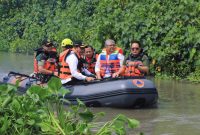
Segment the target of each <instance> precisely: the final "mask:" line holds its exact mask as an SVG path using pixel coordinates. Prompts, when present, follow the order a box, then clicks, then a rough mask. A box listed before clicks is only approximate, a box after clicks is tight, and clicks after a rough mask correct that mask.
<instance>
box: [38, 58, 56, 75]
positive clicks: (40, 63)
mask: <svg viewBox="0 0 200 135" xmlns="http://www.w3.org/2000/svg"><path fill="white" fill-rule="evenodd" d="M36 60H37V62H38V73H41V74H49V75H51V74H52V75H53V74H54V72H53V71H51V70H47V69H45V68H44V65H45V62H46V56H45V55H44V54H40V55H38V56H37V57H36Z"/></svg>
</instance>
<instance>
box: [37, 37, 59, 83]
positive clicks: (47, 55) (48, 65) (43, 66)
mask: <svg viewBox="0 0 200 135" xmlns="http://www.w3.org/2000/svg"><path fill="white" fill-rule="evenodd" d="M35 51H36V53H35V54H34V74H33V76H35V77H37V78H38V79H39V80H40V81H42V82H47V81H48V80H49V79H50V78H51V76H53V75H58V72H57V70H58V69H57V67H58V63H57V52H56V48H55V47H54V45H53V43H52V42H51V41H48V40H44V41H43V42H42V48H38V49H36V50H35Z"/></svg>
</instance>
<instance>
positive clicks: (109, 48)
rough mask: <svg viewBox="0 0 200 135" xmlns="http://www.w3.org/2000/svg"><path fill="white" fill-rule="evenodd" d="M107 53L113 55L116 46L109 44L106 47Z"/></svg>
mask: <svg viewBox="0 0 200 135" xmlns="http://www.w3.org/2000/svg"><path fill="white" fill-rule="evenodd" d="M106 51H107V52H109V53H113V52H114V51H115V44H113V43H108V44H107V45H106Z"/></svg>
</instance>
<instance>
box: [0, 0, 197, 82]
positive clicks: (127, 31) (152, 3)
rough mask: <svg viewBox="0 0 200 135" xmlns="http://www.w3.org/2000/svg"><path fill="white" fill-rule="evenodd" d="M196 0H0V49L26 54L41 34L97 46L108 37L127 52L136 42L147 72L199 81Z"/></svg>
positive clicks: (40, 39)
mask: <svg viewBox="0 0 200 135" xmlns="http://www.w3.org/2000/svg"><path fill="white" fill-rule="evenodd" d="M199 7H200V2H199V1H198V0H174V1H170V0H169V1H163V0H115V1H109V0H48V1H47V0H43V1H39V0H1V1H0V17H1V18H0V20H1V21H0V25H1V28H0V41H1V42H0V50H3V51H11V52H29V53H32V52H33V49H34V48H36V47H38V46H39V44H40V43H41V41H42V40H43V39H44V38H49V39H52V40H54V41H55V42H56V43H58V44H60V42H61V41H62V39H63V38H66V37H69V38H72V39H82V40H83V41H85V42H86V43H89V44H91V45H93V46H94V47H95V48H96V49H97V50H100V49H101V48H102V47H103V42H104V41H105V39H107V38H113V39H115V40H116V42H117V44H118V45H119V46H120V47H122V48H123V50H124V51H125V54H126V55H127V54H128V53H129V43H130V41H131V40H133V39H135V40H139V41H141V42H142V44H143V47H144V52H145V53H147V54H148V56H149V57H150V58H151V62H152V64H151V73H152V74H154V75H156V76H158V77H159V76H162V77H163V76H170V77H174V78H181V79H183V78H184V79H185V78H187V79H189V80H191V81H196V82H200V76H199V74H200V69H199V67H200V38H199V37H200V31H199V26H200V21H199V20H200V16H199V13H200V8H199Z"/></svg>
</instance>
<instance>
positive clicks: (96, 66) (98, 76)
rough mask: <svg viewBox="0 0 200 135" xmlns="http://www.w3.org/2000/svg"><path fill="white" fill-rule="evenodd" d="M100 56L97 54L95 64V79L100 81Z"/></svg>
mask: <svg viewBox="0 0 200 135" xmlns="http://www.w3.org/2000/svg"><path fill="white" fill-rule="evenodd" d="M100 56H101V54H99V56H98V58H97V61H96V64H95V73H96V76H97V79H101V75H100Z"/></svg>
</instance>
